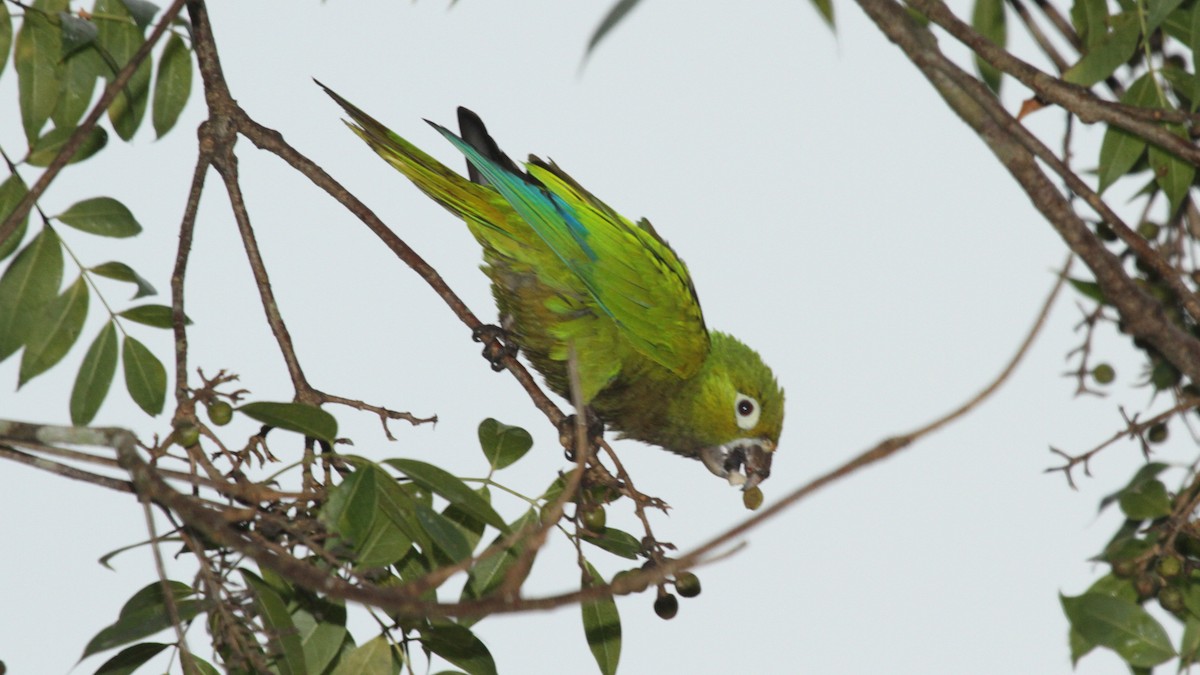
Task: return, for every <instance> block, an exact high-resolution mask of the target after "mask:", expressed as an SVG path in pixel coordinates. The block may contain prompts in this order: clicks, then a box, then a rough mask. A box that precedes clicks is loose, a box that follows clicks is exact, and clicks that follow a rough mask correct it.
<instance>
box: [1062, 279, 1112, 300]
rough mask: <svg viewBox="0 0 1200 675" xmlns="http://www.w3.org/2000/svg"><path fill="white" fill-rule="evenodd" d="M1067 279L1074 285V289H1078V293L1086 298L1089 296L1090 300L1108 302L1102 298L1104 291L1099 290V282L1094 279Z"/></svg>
mask: <svg viewBox="0 0 1200 675" xmlns="http://www.w3.org/2000/svg"><path fill="white" fill-rule="evenodd" d="M1067 281H1069V282H1070V283H1071V286H1072V287H1074V288H1075V290H1077V291H1079V294H1080V295H1082V296H1084V297H1086V298H1091V299H1092V300H1095V301H1096V302H1099V303H1101V304H1107V303H1108V301H1107V300H1105V299H1104V292H1103V291H1101V290H1100V284H1098V283H1096V282H1094V281H1084V280H1083V279H1067Z"/></svg>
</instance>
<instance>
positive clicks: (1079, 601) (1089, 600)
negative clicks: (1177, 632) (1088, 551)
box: [1059, 593, 1175, 668]
mask: <svg viewBox="0 0 1200 675" xmlns="http://www.w3.org/2000/svg"><path fill="white" fill-rule="evenodd" d="M1059 601H1060V602H1061V603H1062V607H1063V612H1065V613H1066V615H1067V619H1068V620H1070V622H1071V627H1072V628H1073V629H1075V630H1077V631H1079V634H1080V636H1082V637H1083V638H1084V639H1086V640H1087V641H1089V642H1091V643H1093V644H1097V645H1100V646H1102V647H1108V648H1109V649H1112V650H1113V651H1115V652H1117V654H1119V655H1120V656H1121V658H1123V659H1125V660H1126V661H1127V662H1128V663H1129V665H1131V666H1135V667H1143V668H1145V667H1152V666H1156V665H1158V664H1160V663H1162V662H1164V661H1166V660H1168V659H1170V658H1172V657H1174V656H1175V649H1174V648H1173V647H1172V646H1171V641H1170V639H1169V638H1168V637H1167V632H1166V631H1165V630H1163V627H1162V625H1161V624H1159V623H1158V621H1156V620H1155V619H1154V617H1152V616H1150V614H1149V613H1147V612H1146V610H1144V609H1142V608H1141V607H1140V606H1139V605H1138V604H1137V603H1135V602H1130V601H1129V600H1126V599H1123V598H1115V597H1112V596H1110V595H1103V594H1098V593H1084V594H1083V595H1080V596H1076V597H1068V596H1065V595H1059Z"/></svg>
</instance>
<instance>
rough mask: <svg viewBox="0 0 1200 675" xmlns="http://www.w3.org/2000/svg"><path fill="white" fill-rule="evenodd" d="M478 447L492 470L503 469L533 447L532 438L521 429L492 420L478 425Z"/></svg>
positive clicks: (486, 420) (488, 419) (489, 419)
mask: <svg viewBox="0 0 1200 675" xmlns="http://www.w3.org/2000/svg"><path fill="white" fill-rule="evenodd" d="M479 446H480V447H481V448H483V456H484V457H487V460H488V462H489V463H491V465H492V468H493V469H497V470H498V469H503V468H504V467H506V466H509V465H510V464H512V463H513V462H516V461H517V460H518V459H521V458H522V457H524V456H525V453H527V452H529V449H530V448H532V447H533V436H530V435H529V432H528V431H525V430H524V429H522V428H521V427H512V426H509V425H507V424H502V423H500V422H498V421H496V420H494V419H492V418H490V417H489V418H487V419H485V420H484V421H482V422H480V423H479Z"/></svg>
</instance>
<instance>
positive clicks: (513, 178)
mask: <svg viewBox="0 0 1200 675" xmlns="http://www.w3.org/2000/svg"><path fill="white" fill-rule="evenodd" d="M318 84H320V83H318ZM321 86H322V88H324V89H325V91H326V93H328V94H329V95H330V96H331V97H333V99H334V100H335V101H337V103H338V104H339V105H341V107H342V108H343V109H344V110H345V111H346V113H347V114H348V115H349V116H350V118H351V120H352V122H347V126H349V127H350V129H351V130H353V131H354V133H356V134H358V136H359V137H360V138H362V139H363V140H364V141H366V143H367V145H369V146H371V148H372V149H373V150H375V152H377V153H378V154H379V155H380V156H381V157H383V159H385V160H386V161H387V162H388V163H389V164H391V165H392V166H393V167H395V168H396V169H398V170H399V171H400V173H402V174H404V175H405V176H406V177H407V178H408V179H409V180H411V181H412V182H413V183H415V184H416V186H417V187H418V188H420V189H421V190H422V191H423V192H425V194H427V195H429V196H430V197H431V198H433V200H434V201H436V202H438V203H439V204H441V205H442V206H444V207H445V208H446V209H448V210H449V211H450V212H451V213H454V214H455V215H457V216H459V217H460V218H462V219H463V220H465V221H466V223H467V227H468V228H469V229H470V230H471V234H473V235H474V236H475V239H476V240H477V241H478V242H479V244H480V245H481V246H483V258H484V262H485V264H484V265H483V271H484V273H486V274H487V275H488V277H489V278H490V279H491V281H492V294H493V296H494V297H495V300H496V306H497V308H498V309H499V311H500V316H501V323H502V326H503V327H504V329H505V332H506V334H507V335H508V336H509V338H510V339H511V340H512V342H513V343H515V345H516V346H517V347H519V348H520V350H521V352H522V353H524V355H525V356H526V358H528V359H529V361H530V363H532V364H533V367H534V368H536V369H537V371H538V372H539V373H541V374H542V376H543V377H544V378H545V380H546V384H547V386H549V388H550V389H551V390H553V391H554V392H555V393H557V394H558V395H560V396H563V397H566V398H570V392H569V385H568V376H567V365H566V362H567V354H568V349H569V346H570V345H571V344H574V347H575V352H576V354H577V355H578V356H577V362H578V370H579V375H580V383H581V388H582V390H583V391H582V392H581V394H582V398H583V401H584V402H585V403H586V404H587V406H588V407H589V409H590V410H591V411H592V413H593V414H594V415H595V416H597V417H598V418H599V420H600V421H601V422H603V423H604V424H605V425H606V426H607V427H609V428H612V429H614V430H616V431H617V432H619V433H620V435H621V436H622V437H623V438H632V439H636V440H639V441H644V442H646V443H650V444H653V445H658V446H661V447H662V448H665V449H667V450H670V451H672V452H675V453H678V454H680V455H683V456H686V457H693V458H696V459H699V460H701V461H702V462H703V463H704V465H705V466H706V467H708V469H709V471H711V472H712V473H714V474H716V475H717V476H720V477H721V478H725V479H728V481H729V483H730V484H731V485H740V486H742V488H743V489H744V490H748V489H750V488H752V487H754V486H757V485H758V484H759V483H760V482H762V481H763V479H765V478H766V477H767V476H768V475H769V474H770V472H771V459H772V457H773V456H774V453H775V449H776V447H777V445H778V443H779V434H780V432H781V431H782V429H783V390H782V389H780V387H779V383H778V382H777V381H776V380H775V376H774V375H773V374H772V373H771V370H770V368H768V367H767V366H766V364H764V363H763V362H762V359H761V358H760V357H759V355H758V353H757V352H755V351H754V350H752V349H750V348H749V347H747V346H746V345H744V344H742V343H741V342H740V341H738V340H737V339H736V338H734V337H733V336H731V335H728V334H726V333H720V332H717V331H709V330H708V328H707V327H706V326H705V323H704V316H703V314H702V313H701V311H700V302H699V300H698V299H697V298H696V290H695V288H694V287H693V286H692V279H691V276H690V275H689V274H688V270H687V266H686V265H684V264H683V261H682V260H680V259H679V257H678V256H676V255H675V252H674V251H673V250H671V247H670V246H668V245H667V242H665V241H663V239H662V238H661V237H659V236H658V234H657V233H656V232H655V231H654V228H653V227H652V226H651V225H650V223H649V221H647V220H644V219H643V220H641V221H639V222H638V223H636V224H635V223H633V222H631V221H629V220H628V219H626V218H624V217H623V216H621V215H620V214H618V213H617V212H616V211H614V210H613V209H611V208H610V207H609V206H608V205H607V204H605V203H604V202H602V201H600V200H599V199H597V198H596V197H594V196H592V194H591V193H589V192H587V191H586V190H584V189H583V188H582V187H581V186H580V185H579V184H578V183H576V182H575V181H574V180H573V179H572V178H571V177H570V176H568V175H567V174H566V173H565V172H563V171H562V170H561V169H559V168H558V166H556V165H555V164H554V163H553V162H549V161H543V160H541V159H538V158H537V157H532V156H531V157H530V158H529V162H528V163H527V164H526V165H525V167H524V169H522V168H521V167H519V166H517V164H516V163H515V162H513V161H512V160H511V159H510V158H509V157H508V156H507V155H505V154H504V153H503V152H501V151H500V149H499V147H497V145H496V142H495V141H494V140H493V139H492V137H491V136H490V135H488V132H487V129H486V128H485V127H484V125H483V122H482V121H481V120H480V119H479V117H478V116H477V115H475V113H473V112H471V111H470V110H467V109H465V108H459V109H458V119H459V128H460V130H461V134H462V135H461V136H459V135H456V134H454V133H453V132H451V131H448V130H447V129H445V128H443V127H441V126H438V125H437V124H434V123H432V122H430V124H431V125H432V126H433V127H434V128H435V129H437V130H438V131H439V132H440V133H441V134H442V135H443V136H444V137H445V138H446V139H447V140H448V141H450V143H451V144H453V145H454V146H455V147H456V148H457V149H458V150H459V152H461V153H462V154H463V155H465V156H466V159H467V162H468V175H469V179H468V178H464V177H462V176H460V175H458V174H457V173H455V172H454V171H451V170H450V169H449V168H447V167H446V166H444V165H443V164H441V163H440V162H438V161H437V160H436V159H434V158H433V157H430V156H429V155H427V154H425V153H424V152H422V151H421V150H419V149H417V147H416V146H414V145H412V144H411V143H409V142H408V141H406V140H404V139H403V138H401V137H400V136H397V135H396V134H394V133H392V132H391V131H390V130H389V129H387V127H385V126H383V125H382V124H380V123H379V122H377V121H376V120H375V119H374V118H372V117H371V116H369V115H367V114H366V113H365V112H363V111H362V110H359V109H358V108H357V107H355V106H354V105H352V104H351V103H350V102H348V101H346V100H345V99H343V98H342V97H341V96H338V95H337V94H336V93H334V92H333V91H330V90H329V89H328V88H326V87H324V85H321Z"/></svg>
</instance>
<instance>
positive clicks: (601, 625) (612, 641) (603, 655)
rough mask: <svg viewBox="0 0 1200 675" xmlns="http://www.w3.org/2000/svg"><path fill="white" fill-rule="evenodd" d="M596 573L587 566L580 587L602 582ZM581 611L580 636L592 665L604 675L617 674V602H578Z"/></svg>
mask: <svg viewBox="0 0 1200 675" xmlns="http://www.w3.org/2000/svg"><path fill="white" fill-rule="evenodd" d="M603 581H604V579H603V577H601V576H600V573H599V572H597V571H596V568H595V567H592V564H591V563H587V573H586V574H584V575H583V588H588V587H590V586H593V585H597V584H600V583H603ZM580 608H581V609H582V611H583V634H584V636H586V637H587V643H588V648H589V649H591V650H592V656H594V657H595V658H596V665H597V666H600V672H601V673H603V674H604V675H613V674H614V673H616V672H617V663H618V662H619V661H620V660H621V616H620V615H619V614H618V613H617V603H616V602H615V601H614V600H613V598H612V596H611V595H609V596H601V597H600V598H597V599H596V600H591V601H589V602H584V603H580Z"/></svg>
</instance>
